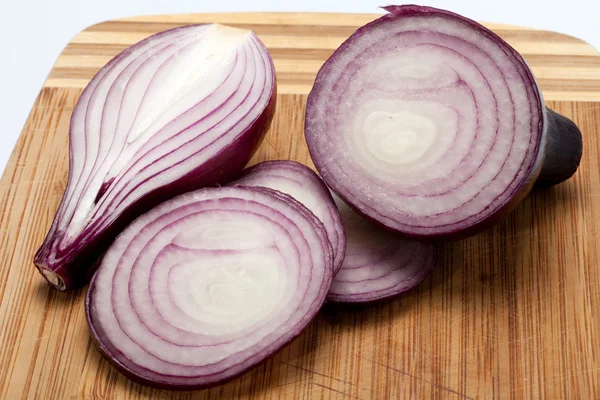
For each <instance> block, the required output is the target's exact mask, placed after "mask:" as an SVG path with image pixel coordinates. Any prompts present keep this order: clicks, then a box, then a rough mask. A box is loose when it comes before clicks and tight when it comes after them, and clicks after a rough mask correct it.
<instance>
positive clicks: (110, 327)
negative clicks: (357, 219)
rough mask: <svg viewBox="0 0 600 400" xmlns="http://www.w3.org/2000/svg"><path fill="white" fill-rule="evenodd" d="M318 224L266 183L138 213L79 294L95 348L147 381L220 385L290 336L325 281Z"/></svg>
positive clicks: (328, 265) (327, 269)
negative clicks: (84, 294)
mask: <svg viewBox="0 0 600 400" xmlns="http://www.w3.org/2000/svg"><path fill="white" fill-rule="evenodd" d="M332 263H333V257H332V249H331V245H330V243H329V241H328V240H327V237H326V233H325V230H324V228H323V224H322V223H321V222H320V221H319V220H318V219H317V218H316V217H315V216H314V215H313V214H312V213H311V212H310V211H309V210H308V209H306V207H304V206H303V205H302V204H300V203H299V202H297V201H295V200H294V199H293V198H292V197H290V196H288V195H285V194H283V193H280V192H277V191H274V190H271V189H267V188H249V187H222V188H211V189H202V190H199V191H196V192H191V193H186V194H184V195H181V196H179V197H176V198H174V199H172V200H169V201H167V202H165V203H163V204H161V205H159V206H158V207H156V208H154V209H152V210H151V211H149V212H148V213H146V214H144V215H143V216H141V217H140V218H138V219H137V220H136V221H135V222H134V223H133V224H131V225H130V226H129V227H128V228H127V229H126V230H125V231H123V233H122V234H121V235H120V236H119V237H118V238H117V240H116V241H115V242H114V244H113V245H112V246H111V247H110V248H109V250H108V251H107V253H106V255H105V257H104V258H103V260H102V263H101V265H100V267H99V269H98V271H97V273H96V274H95V276H94V279H93V280H92V282H91V284H90V287H89V290H88V293H87V298H86V311H87V317H88V323H89V325H90V328H91V332H92V335H93V338H94V340H95V341H96V342H97V344H98V346H99V348H100V350H101V352H102V353H103V354H104V356H105V357H107V358H108V360H109V361H110V362H111V363H113V364H114V365H115V366H116V367H117V368H118V369H119V370H120V371H121V372H123V373H124V374H126V375H127V376H129V377H130V378H132V379H135V380H137V381H139V382H141V383H144V384H149V385H152V386H155V387H164V388H174V389H195V388H200V387H206V386H211V385H214V384H217V383H221V382H223V381H225V380H228V379H230V378H232V377H235V376H237V375H239V374H241V373H242V372H244V371H246V370H247V369H249V368H251V367H252V366H254V365H256V364H257V363H259V362H261V361H262V360H264V359H265V358H267V357H268V356H270V355H271V354H273V353H274V352H275V351H277V350H278V349H280V348H281V347H282V346H283V345H285V344H286V343H288V342H290V341H291V340H292V339H293V338H295V337H296V336H297V335H298V334H299V333H300V332H301V331H302V330H303V329H304V328H305V327H306V325H307V324H308V322H309V321H310V320H311V319H312V318H313V316H314V315H315V314H316V313H317V311H318V310H319V308H320V307H321V305H322V304H323V302H324V300H325V296H326V294H327V291H328V290H329V287H330V285H331V278H332Z"/></svg>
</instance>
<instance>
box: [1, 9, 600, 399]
mask: <svg viewBox="0 0 600 400" xmlns="http://www.w3.org/2000/svg"><path fill="white" fill-rule="evenodd" d="M375 17H376V16H374V15H348V14H198V15H173V16H170V15H164V16H154V17H137V18H130V19H124V20H119V21H110V22H104V23H101V24H98V25H94V26H92V27H90V28H88V29H86V30H85V31H83V32H81V33H80V34H78V35H77V36H75V37H74V38H73V39H72V40H71V42H70V43H69V44H68V45H67V46H66V48H65V50H64V51H63V53H62V54H61V56H60V57H59V59H58V60H57V62H56V65H55V66H54V68H53V70H52V72H51V73H50V75H49V76H48V79H47V81H46V82H45V84H44V87H43V88H42V89H41V92H40V94H39V96H38V98H37V100H36V102H35V105H34V107H33V109H32V111H31V114H30V116H29V119H28V121H27V123H26V125H25V128H24V129H23V132H22V134H21V137H20V139H19V141H18V143H17V145H16V148H15V149H14V151H13V153H12V156H11V158H10V161H9V163H8V166H7V168H6V170H5V172H4V175H3V177H2V180H1V182H0V210H1V211H2V213H1V214H0V243H1V244H0V398H1V399H19V398H30V399H88V398H97V399H112V398H115V399H142V398H149V397H151V398H168V399H180V398H181V399H209V398H210V399H232V398H244V399H280V398H290V399H311V398H318V399H396V398H414V399H421V398H423V399H424V398H432V397H434V398H548V399H552V398H573V399H576V398H581V399H592V398H600V256H599V254H598V252H599V249H600V232H599V228H600V140H599V135H600V54H598V52H597V51H596V50H595V49H593V48H592V47H591V46H589V45H588V44H586V43H584V42H582V41H580V40H578V39H575V38H572V37H568V36H565V35H561V34H558V33H553V32H542V31H536V30H532V29H526V28H517V27H513V26H505V25H491V24H490V25H488V26H490V27H491V28H492V29H494V30H495V31H496V32H498V33H499V34H500V35H501V36H502V37H504V38H505V39H506V40H507V41H509V42H510V43H511V44H512V45H513V46H514V47H516V48H517V49H518V50H519V51H520V52H522V53H523V54H524V56H525V58H526V59H527V61H528V63H529V64H530V65H531V67H532V69H533V71H534V73H535V74H536V76H537V78H538V80H539V83H540V86H541V87H542V90H543V92H544V96H545V98H546V100H547V101H548V104H549V105H550V106H551V107H552V108H554V109H556V110H557V111H558V112H560V113H562V114H564V115H566V116H568V117H570V118H572V119H573V120H574V121H575V122H576V123H577V124H578V125H579V126H580V127H581V129H582V131H583V133H584V140H585V143H584V157H583V162H582V165H581V168H580V171H579V172H578V173H577V174H576V176H575V177H574V178H573V179H571V180H570V181H568V182H566V183H564V184H561V185H559V186H558V187H555V188H552V189H548V190H544V191H537V192H535V193H533V194H532V195H530V196H529V197H528V198H527V199H526V200H525V201H524V202H523V203H522V204H521V205H520V206H519V207H518V208H517V210H516V211H514V212H513V213H512V214H511V215H510V216H509V217H508V218H507V219H505V220H504V221H503V222H502V223H500V224H499V225H498V226H497V227H495V228H494V229H492V230H489V231H487V232H485V233H482V234H480V235H478V236H475V237H472V238H469V239H467V240H464V241H460V242H456V243H451V244H445V245H443V246H441V251H440V258H439V267H438V268H437V269H436V270H435V272H434V273H433V274H432V276H431V277H429V278H428V279H427V280H426V281H425V282H424V283H423V284H422V285H421V286H420V287H419V288H418V289H417V290H414V291H412V292H410V293H408V294H406V295H404V296H402V297H401V298H400V299H397V300H395V301H391V302H388V303H385V304H380V305H376V306H369V307H363V308H357V307H347V308H344V307H325V308H324V309H323V310H322V311H321V313H320V314H319V315H318V316H317V318H316V319H315V320H314V322H312V323H311V324H310V325H309V327H308V329H307V330H306V331H305V333H304V334H302V335H301V336H300V338H298V339H297V340H296V341H294V342H293V343H292V344H291V345H289V346H287V347H286V348H284V349H283V350H282V351H281V352H279V353H278V354H277V355H276V356H275V357H274V358H272V359H271V360H269V361H268V362H266V363H264V364H262V365H260V366H259V367H257V368H255V369H254V370H252V371H251V372H249V373H247V374H245V375H243V376H241V377H239V378H237V379H235V380H234V381H232V382H230V383H228V384H225V385H221V386H218V387H215V388H213V389H210V390H203V391H197V392H183V393H181V392H177V393H176V392H169V391H158V390H153V389H150V388H147V387H142V386H139V385H137V384H134V383H132V382H130V381H129V380H127V379H126V378H124V377H122V376H121V375H120V374H119V373H117V372H116V370H114V369H113V368H112V367H111V366H110V365H109V364H108V363H107V362H105V361H104V360H103V359H102V358H101V357H100V355H99V353H98V352H97V351H96V349H95V347H94V346H93V345H92V343H91V340H90V337H89V334H88V329H87V325H86V323H85V315H84V308H83V295H84V291H83V290H78V291H73V292H69V293H67V294H63V293H57V292H55V291H53V290H51V289H49V287H48V286H47V285H46V284H45V283H44V281H43V280H42V279H41V277H40V276H39V274H38V273H37V272H36V270H35V269H34V267H33V264H32V257H33V254H34V252H35V250H36V249H37V247H38V246H39V245H40V243H41V242H42V240H43V238H44V235H45V234H46V231H47V229H48V228H49V226H50V223H51V220H52V217H53V215H54V212H55V210H56V208H57V206H58V203H59V201H60V198H61V196H62V192H63V190H64V187H65V185H66V179H67V169H68V148H67V144H68V137H67V133H68V124H69V118H70V115H71V112H72V110H73V107H74V106H75V103H76V101H77V98H78V96H79V94H80V93H81V90H82V88H83V87H84V86H85V84H86V83H87V82H88V81H89V79H90V78H91V77H92V76H93V74H94V73H95V72H96V71H97V70H98V69H99V68H100V67H101V66H102V65H103V64H104V63H105V62H107V61H108V60H109V59H110V58H111V57H112V56H114V55H115V54H116V53H118V52H119V51H120V50H122V49H124V48H125V47H126V46H128V45H130V44H132V43H134V42H136V41H138V40H140V39H142V38H144V37H146V36H148V35H150V34H152V33H154V32H157V31H161V30H164V29H168V28H172V27H175V26H180V25H184V24H188V23H199V22H213V21H214V22H221V23H226V24H233V25H235V26H241V27H246V28H250V29H252V30H254V31H255V32H256V33H257V34H258V35H259V36H260V38H261V39H262V40H263V41H264V42H265V43H266V45H267V46H268V47H269V50H270V51H271V54H272V55H273V58H274V61H275V65H276V69H277V75H278V85H279V95H278V99H277V101H278V104H277V113H276V117H275V120H274V122H273V125H272V127H271V129H270V131H269V133H268V136H267V139H266V140H265V142H264V144H263V146H262V147H261V149H260V150H259V152H258V153H257V155H256V156H255V158H254V159H253V160H252V163H256V162H258V161H262V160H266V159H288V158H289V159H294V160H298V161H300V162H303V163H306V164H308V165H311V166H312V163H311V161H310V159H309V157H308V152H307V149H306V144H305V142H304V139H303V135H302V128H303V115H304V107H305V102H306V95H307V93H308V91H309V90H310V87H311V85H312V81H313V79H314V76H315V73H316V71H317V70H318V68H319V67H320V65H321V64H322V62H323V61H324V60H325V59H326V58H327V57H328V56H329V55H330V54H331V52H332V51H333V49H334V48H335V47H337V46H338V45H339V44H340V43H341V42H342V41H343V40H344V39H345V38H346V37H348V36H349V35H350V34H351V33H352V32H353V31H354V29H355V28H356V27H358V26H359V25H362V24H364V23H366V22H368V21H370V20H372V19H374V18H375Z"/></svg>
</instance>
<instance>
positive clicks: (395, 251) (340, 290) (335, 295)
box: [327, 195, 436, 303]
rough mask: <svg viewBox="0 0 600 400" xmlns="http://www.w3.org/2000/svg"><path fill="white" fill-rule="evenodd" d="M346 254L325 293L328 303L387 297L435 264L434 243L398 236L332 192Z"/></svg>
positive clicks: (414, 283)
mask: <svg viewBox="0 0 600 400" xmlns="http://www.w3.org/2000/svg"><path fill="white" fill-rule="evenodd" d="M333 198H334V200H335V204H336V205H337V207H338V208H339V210H340V214H341V216H342V221H343V223H344V228H345V230H346V238H347V244H346V256H345V258H344V262H343V264H342V268H341V269H340V271H339V272H338V273H337V274H336V275H335V276H334V278H333V283H332V284H331V289H329V294H327V301H328V302H330V303H370V302H375V301H380V300H384V299H389V298H392V297H395V296H398V295H399V294H401V293H403V292H406V291H407V290H410V289H412V288H414V287H415V286H417V285H418V284H420V283H421V282H422V281H423V280H424V279H425V278H426V277H427V276H428V275H429V274H430V273H431V271H432V270H433V268H434V267H435V259H436V251H435V247H434V246H433V245H432V244H429V243H421V242H417V241H413V240H407V239H404V238H401V237H399V236H398V235H397V234H394V233H392V232H389V231H387V230H384V229H382V228H381V227H379V226H377V225H375V224H373V223H372V222H370V221H367V220H366V219H365V218H363V217H362V216H360V215H359V214H357V213H356V212H354V211H353V210H352V209H351V208H350V207H348V205H346V203H344V202H343V201H342V200H341V199H340V198H339V197H337V196H336V195H334V196H333Z"/></svg>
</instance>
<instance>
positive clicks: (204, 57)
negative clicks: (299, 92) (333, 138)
mask: <svg viewBox="0 0 600 400" xmlns="http://www.w3.org/2000/svg"><path fill="white" fill-rule="evenodd" d="M275 92H276V88H275V73H274V68H273V63H272V60H271V58H270V56H269V54H268V52H267V50H266V48H265V47H264V45H263V44H262V43H261V42H260V41H259V39H258V38H257V37H256V36H255V35H254V34H253V33H252V32H250V31H248V30H243V29H237V28H231V27H227V26H222V25H218V24H211V25H194V26H187V27H183V28H178V29H173V30H170V31H166V32H162V33H159V34H157V35H154V36H151V37H150V38H148V39H145V40H143V41H141V42H139V43H137V44H135V45H134V46H132V47H130V48H128V49H126V50H125V51H123V52H122V53H120V54H119V55H118V56H116V57H115V58H114V59H113V60H112V61H110V62H109V63H108V64H107V65H106V66H105V67H103V68H102V69H101V70H100V71H99V72H98V74H97V75H96V76H95V77H94V78H93V79H92V81H91V82H90V83H89V85H88V86H87V87H86V89H85V90H84V91H83V93H82V94H81V97H80V99H79V101H78V103H77V106H76V107H75V110H74V111H73V115H72V118H71V127H70V149H69V155H70V163H69V180H68V184H67V188H66V190H65V194H64V197H63V199H62V202H61V204H60V206H59V208H58V211H57V213H56V217H55V219H54V222H53V224H52V227H51V228H50V231H49V233H48V235H47V237H46V240H45V242H44V243H43V244H42V246H41V248H40V249H39V250H38V252H37V254H36V256H35V259H34V262H35V264H36V266H37V267H38V268H39V270H40V272H41V273H42V274H43V275H44V277H45V278H46V279H47V280H48V281H49V282H50V283H51V284H52V285H53V286H54V287H55V288H57V289H60V290H65V289H68V288H70V287H73V286H78V285H81V284H84V283H86V282H87V280H88V279H89V276H90V273H91V272H92V265H93V262H94V260H95V259H96V258H97V257H98V256H99V255H100V254H101V253H102V252H103V251H104V250H105V249H106V247H107V246H108V244H109V243H110V242H111V241H112V240H113V239H114V237H115V236H116V234H118V232H120V231H121V230H122V229H123V228H124V227H125V226H126V224H127V223H129V222H131V221H132V220H133V219H134V218H135V217H137V216H138V215H140V214H141V213H143V212H145V211H147V210H148V209H150V208H151V207H152V206H154V205H156V204H158V203H160V202H161V201H164V200H166V199H168V198H171V197H173V196H175V195H177V194H180V193H183V192H185V191H189V190H192V189H197V188H199V187H202V186H208V185H215V184H217V183H219V182H226V181H227V180H229V179H231V178H232V177H233V176H235V175H236V174H237V173H238V172H239V171H240V170H241V169H242V168H243V167H244V165H245V164H246V163H247V161H248V160H249V159H250V157H251V156H252V154H253V153H254V151H255V150H256V148H257V146H258V145H259V144H260V142H261V140H262V138H263V137H264V134H265V132H266V129H267V128H268V126H269V124H270V121H271V118H272V115H273V111H274V108H275V97H276V96H275Z"/></svg>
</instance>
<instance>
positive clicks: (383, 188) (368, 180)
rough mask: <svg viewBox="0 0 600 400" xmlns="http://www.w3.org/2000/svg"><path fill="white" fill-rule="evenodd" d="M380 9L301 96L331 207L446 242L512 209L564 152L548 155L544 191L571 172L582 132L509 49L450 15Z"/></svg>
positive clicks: (420, 9) (473, 24) (486, 32)
mask: <svg viewBox="0 0 600 400" xmlns="http://www.w3.org/2000/svg"><path fill="white" fill-rule="evenodd" d="M385 9H386V10H387V11H389V13H388V14H387V15H384V16H383V17H381V18H379V19H377V20H375V21H373V22H371V23H369V24H367V25H366V26H364V27H362V28H360V29H358V30H357V31H356V32H355V33H354V34H353V35H352V36H351V37H350V38H349V39H348V40H346V41H345V42H344V43H343V44H342V45H341V46H340V47H339V48H338V49H337V50H336V51H335V52H334V54H333V55H332V56H331V58H329V59H328V60H327V62H326V63H325V64H324V65H323V67H322V68H321V70H320V71H319V73H318V75H317V78H316V81H315V85H314V87H313V90H312V91H311V93H310V95H309V98H308V103H307V109H306V123H305V134H306V140H307V143H308V147H309V150H310V154H311V157H312V159H313V161H314V163H315V165H316V167H317V169H318V171H319V173H320V175H321V176H322V178H323V180H325V182H326V183H327V185H328V186H330V187H331V188H332V189H333V190H334V191H335V192H336V193H337V194H339V195H340V197H342V198H343V199H344V200H345V201H347V202H348V203H349V204H351V205H352V207H353V208H355V209H357V210H358V211H359V212H360V213H362V214H364V215H366V216H367V217H368V218H370V219H372V220H374V221H377V222H378V223H380V224H383V225H385V226H387V227H388V228H391V229H393V230H396V231H399V232H402V233H404V234H405V235H409V236H415V237H422V238H456V237H463V236H466V235H469V234H472V233H475V232H477V231H479V230H480V229H481V228H484V227H485V226H488V225H489V223H490V222H493V221H495V220H496V219H498V218H500V217H501V216H502V215H504V214H505V213H506V212H507V211H509V210H511V209H512V208H513V207H514V206H515V205H516V204H517V203H518V202H519V201H520V200H521V199H522V198H523V197H524V196H525V195H526V194H527V193H528V192H529V191H530V190H531V188H532V187H533V184H534V182H535V180H536V178H537V177H538V175H539V174H540V171H541V169H542V165H543V167H544V170H546V169H547V167H548V165H546V163H545V162H544V158H545V152H546V151H554V152H556V151H559V152H562V153H563V154H562V156H561V157H546V158H547V159H551V161H552V163H558V164H559V165H558V168H557V169H556V170H555V171H553V172H552V173H548V174H546V173H544V171H542V176H545V177H546V178H545V179H544V180H545V184H556V183H558V182H561V181H563V180H564V179H567V178H568V177H570V176H571V175H572V174H573V173H574V172H575V170H576V169H577V166H578V164H579V160H580V158H581V146H582V141H581V133H580V132H579V130H578V129H577V127H576V126H575V125H574V124H573V123H572V122H570V121H568V120H566V118H564V117H562V116H558V115H557V114H555V113H551V112H549V111H547V110H546V108H545V107H544V104H543V101H542V96H541V93H540V91H539V88H538V86H537V85H536V82H535V80H534V77H533V75H532V73H531V71H530V70H529V68H528V67H527V65H526V63H525V61H524V60H523V58H522V57H521V56H520V55H519V54H518V53H517V52H516V51H515V50H514V49H513V48H511V47H510V46H509V45H508V44H507V43H506V42H504V41H503V40H502V39H501V38H500V37H498V36H497V35H496V34H494V33H493V32H491V31H490V30H488V29H486V28H485V27H483V26H482V25H480V24H478V23H476V22H474V21H471V20H469V19H467V18H464V17H462V16H459V15H457V14H454V13H451V12H448V11H444V10H438V9H434V8H430V7H420V6H414V5H409V6H390V7H386V8H385ZM557 121H558V122H560V123H555V122H557ZM549 136H550V137H551V139H549V138H548V137H549ZM549 141H553V142H555V143H558V144H560V145H557V146H547V142H549Z"/></svg>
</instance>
